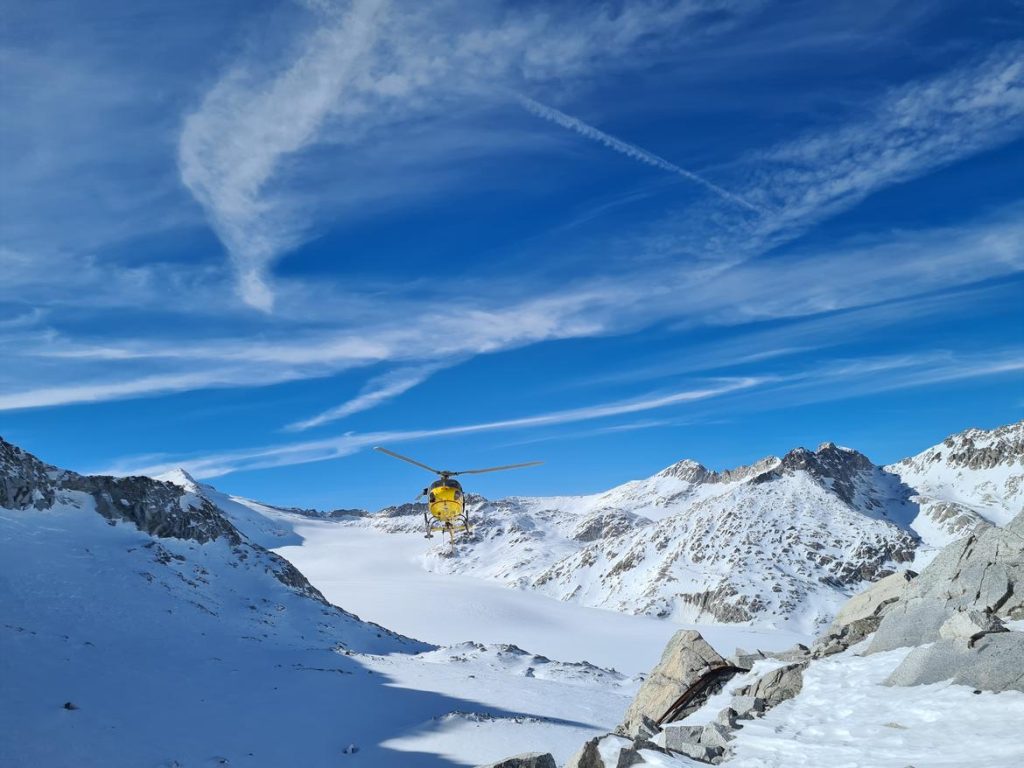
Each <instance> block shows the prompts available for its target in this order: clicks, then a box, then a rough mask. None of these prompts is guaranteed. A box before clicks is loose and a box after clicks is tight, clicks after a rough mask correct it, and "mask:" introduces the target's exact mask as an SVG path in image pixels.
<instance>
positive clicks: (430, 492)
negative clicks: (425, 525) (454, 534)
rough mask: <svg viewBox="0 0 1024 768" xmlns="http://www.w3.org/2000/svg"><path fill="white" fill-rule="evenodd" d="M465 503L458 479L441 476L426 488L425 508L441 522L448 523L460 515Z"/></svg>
mask: <svg viewBox="0 0 1024 768" xmlns="http://www.w3.org/2000/svg"><path fill="white" fill-rule="evenodd" d="M465 503H466V502H465V498H464V497H463V494H462V486H461V485H460V484H459V482H458V480H453V479H452V478H450V477H442V478H441V479H440V480H438V481H436V482H434V483H431V484H430V487H429V488H427V509H429V510H430V514H431V515H432V516H433V517H434V518H436V519H437V520H439V521H441V522H442V523H450V522H452V521H453V520H455V519H457V518H459V517H462V515H463V512H464V511H465Z"/></svg>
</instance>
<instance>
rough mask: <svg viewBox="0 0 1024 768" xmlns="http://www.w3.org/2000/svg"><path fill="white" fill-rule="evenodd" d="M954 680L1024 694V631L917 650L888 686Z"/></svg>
mask: <svg viewBox="0 0 1024 768" xmlns="http://www.w3.org/2000/svg"><path fill="white" fill-rule="evenodd" d="M943 680H952V681H953V682H954V683H956V684H958V685H967V686H970V687H972V688H974V689H976V690H981V691H995V692H1000V691H1010V690H1014V691H1022V692H1024V632H996V633H990V634H985V635H983V636H982V637H981V639H980V640H978V641H977V642H976V643H975V644H974V645H968V644H967V643H965V642H964V640H963V638H943V639H941V640H938V641H937V642H935V643H933V644H932V645H930V646H928V647H925V648H915V649H914V650H913V651H911V652H910V653H909V654H908V655H907V657H906V658H905V659H904V660H903V661H902V663H900V665H899V666H898V667H896V669H895V670H893V672H892V674H891V675H889V677H888V678H887V679H886V680H885V684H886V685H901V686H904V685H927V684H929V683H938V682H942V681H943Z"/></svg>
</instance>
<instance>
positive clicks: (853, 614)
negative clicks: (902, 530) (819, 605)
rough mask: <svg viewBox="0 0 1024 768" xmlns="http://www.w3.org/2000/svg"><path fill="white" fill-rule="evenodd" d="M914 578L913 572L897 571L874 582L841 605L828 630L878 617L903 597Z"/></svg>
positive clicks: (836, 629) (837, 629)
mask: <svg viewBox="0 0 1024 768" xmlns="http://www.w3.org/2000/svg"><path fill="white" fill-rule="evenodd" d="M915 576H917V574H916V573H915V572H914V571H899V572H897V573H894V574H892V575H890V576H886V577H885V578H884V579H881V580H879V581H876V582H875V583H874V584H872V585H871V586H870V587H868V588H867V589H865V590H864V591H863V592H861V593H860V594H857V595H854V596H853V597H851V598H850V599H849V600H847V601H846V602H845V603H844V604H843V607H842V608H840V609H839V613H837V614H836V618H835V620H834V621H833V622H832V626H831V627H830V628H829V630H830V631H836V632H838V631H839V630H840V629H841V628H842V627H844V626H846V625H848V624H853V623H854V622H856V621H861V620H863V619H867V618H872V617H876V616H880V615H881V614H882V613H884V612H885V609H886V608H887V607H888V606H890V605H892V604H893V603H895V602H896V601H897V600H899V599H900V598H901V597H902V596H903V593H904V592H905V591H906V589H907V585H908V584H909V583H910V581H911V580H912V579H913V578H914V577H915Z"/></svg>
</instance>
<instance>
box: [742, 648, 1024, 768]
mask: <svg viewBox="0 0 1024 768" xmlns="http://www.w3.org/2000/svg"><path fill="white" fill-rule="evenodd" d="M867 643H868V641H865V642H864V643H862V644H860V645H859V646H854V647H853V648H851V649H849V650H848V651H846V652H845V653H842V654H837V655H836V656H832V657H830V658H828V659H824V660H821V661H819V662H816V663H814V664H812V665H811V666H810V667H808V669H807V670H806V671H805V672H804V683H803V690H801V692H800V695H799V696H797V697H796V698H794V699H790V700H789V701H784V702H783V703H782V704H779V705H778V706H777V707H775V708H774V709H772V710H770V711H769V712H768V713H767V715H765V716H764V717H763V718H762V719H760V720H751V721H749V722H744V724H743V729H742V730H740V731H739V733H738V736H737V738H736V741H735V742H733V744H734V746H735V749H736V756H735V758H734V759H733V760H731V761H730V762H729V763H728V764H729V765H730V766H735V768H791V767H792V768H803V767H806V768H823V767H824V766H828V767H829V768H907V766H915V768H963V766H971V768H1009V766H1014V765H1022V764H1024V740H1022V739H1020V738H1017V737H1015V736H1014V735H1013V734H1012V731H1013V729H1014V728H1015V726H1014V724H1015V723H1021V722H1024V693H1018V692H1017V691H1005V692H1003V693H989V692H981V693H978V694H975V693H974V691H972V690H971V689H970V688H968V687H966V686H962V685H951V684H950V683H937V684H935V685H918V686H912V687H909V688H899V687H888V686H883V685H882V681H883V680H884V679H885V678H886V677H887V676H888V675H889V673H890V672H892V671H893V670H894V669H895V668H896V666H897V665H898V664H899V663H900V661H902V660H903V658H904V657H905V656H906V655H907V654H908V653H909V652H910V649H906V648H903V649H899V650H895V651H889V652H887V653H877V654H873V655H871V656H859V655H858V652H859V651H860V650H863V649H864V648H866V647H867ZM762 671H765V670H762ZM748 677H749V676H748ZM747 682H749V680H742V679H738V680H737V681H736V686H739V685H743V684H746V683H747Z"/></svg>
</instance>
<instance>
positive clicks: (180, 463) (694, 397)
mask: <svg viewBox="0 0 1024 768" xmlns="http://www.w3.org/2000/svg"><path fill="white" fill-rule="evenodd" d="M760 383H761V381H760V380H759V379H757V378H753V377H742V378H733V379H721V380H718V381H717V382H711V383H709V384H708V385H706V386H703V387H700V388H695V389H686V390H681V391H677V392H671V393H668V394H660V395H651V396H647V397H641V398H635V399H630V400H623V401H616V402H612V403H602V404H599V405H592V406H585V407H582V408H570V409H566V410H561V411H553V412H550V413H543V414H539V415H536V416H525V417H522V418H516V419H504V420H501V421H489V422H483V423H479V424H466V425H462V426H454V427H441V428H438V429H422V430H409V431H394V432H374V433H368V434H351V433H350V434H346V435H342V436H341V437H335V438H328V439H325V440H315V441H309V442H301V443H291V444H286V445H279V446H268V447H263V448H258V449H253V450H246V451H233V452H227V453H221V454H216V455H212V456H205V457H201V458H198V459H196V458H192V459H181V460H174V461H169V462H163V463H157V464H148V463H147V464H145V465H137V464H136V463H135V461H134V460H132V459H126V460H124V461H122V462H119V463H118V464H116V465H115V466H113V467H111V468H108V469H107V470H106V472H107V473H109V474H118V475H123V474H144V475H158V474H162V473H163V472H167V471H169V470H171V469H175V468H177V467H182V468H184V469H186V470H187V471H188V472H189V473H191V474H193V475H195V476H196V477H198V478H208V477H216V476H218V475H223V474H228V473H230V472H238V471H241V470H245V469H263V468H268V467H279V466H287V465H291V464H304V463H309V462H314V461H326V460H328V459H335V458H340V457H343V456H348V455H351V454H353V453H355V452H357V451H359V450H362V449H363V448H366V447H367V446H372V445H375V444H377V443H381V442H392V443H394V442H405V441H409V440H417V439H425V438H430V437H448V436H457V435H468V434H475V433H481V432H495V431H505V430H513V429H531V428H536V427H548V426H557V425H560V424H572V423H577V422H584V421H592V420H596V419H604V418H609V417H613V416H620V415H623V414H633V413H642V412H644V411H652V410H658V409H661V408H667V407H670V406H676V405H681V404H683V403H691V402H697V401H701V400H708V399H712V398H716V397H722V396H725V395H728V394H730V393H734V392H738V391H741V390H744V389H749V388H751V387H756V386H757V385H758V384H760Z"/></svg>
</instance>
